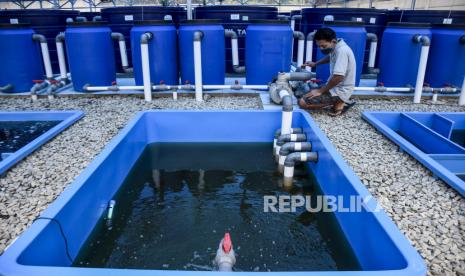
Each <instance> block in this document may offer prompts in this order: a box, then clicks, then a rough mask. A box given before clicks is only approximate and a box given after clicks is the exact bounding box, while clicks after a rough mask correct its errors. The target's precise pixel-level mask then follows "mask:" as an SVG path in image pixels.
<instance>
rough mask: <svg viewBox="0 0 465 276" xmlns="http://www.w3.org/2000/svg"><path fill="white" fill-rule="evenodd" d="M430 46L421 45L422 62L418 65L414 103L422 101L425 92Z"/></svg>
mask: <svg viewBox="0 0 465 276" xmlns="http://www.w3.org/2000/svg"><path fill="white" fill-rule="evenodd" d="M428 53H429V46H421V54H420V64H419V65H418V73H417V82H416V84H415V94H414V96H413V102H414V103H420V100H421V93H422V92H423V82H424V80H425V72H426V63H427V61H428Z"/></svg>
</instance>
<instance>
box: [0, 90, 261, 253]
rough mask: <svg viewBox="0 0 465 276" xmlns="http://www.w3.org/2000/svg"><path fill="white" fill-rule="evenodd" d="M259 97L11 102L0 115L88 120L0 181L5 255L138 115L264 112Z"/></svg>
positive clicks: (2, 104) (0, 246)
mask: <svg viewBox="0 0 465 276" xmlns="http://www.w3.org/2000/svg"><path fill="white" fill-rule="evenodd" d="M261 107H262V105H261V102H260V99H259V98H258V97H209V99H208V100H207V101H206V102H204V103H197V102H196V101H195V100H194V99H193V98H185V97H183V98H180V99H179V100H178V101H174V100H172V99H169V98H159V99H154V101H153V102H151V103H147V102H145V101H144V100H143V99H142V98H136V97H98V98H95V97H94V98H68V97H66V98H65V97H63V98H59V99H56V100H55V101H54V102H49V101H48V100H46V99H40V100H39V101H37V102H34V103H32V102H31V100H30V99H29V98H22V99H20V98H8V99H6V100H5V99H3V100H1V101H0V110H16V111H23V110H46V109H55V110H59V109H68V110H69V109H79V110H83V111H84V112H85V116H84V117H83V118H82V119H81V120H79V121H78V122H76V123H75V124H74V125H72V126H71V127H70V128H68V129H67V130H65V131H64V132H62V133H61V134H59V135H58V136H57V137H56V138H54V139H53V140H52V141H49V142H48V143H46V144H45V145H44V146H42V147H41V148H40V149H39V150H37V151H35V152H34V153H33V154H31V155H30V156H29V157H27V158H26V159H24V160H23V161H21V162H20V163H18V164H17V165H16V166H15V167H13V168H12V169H10V170H9V171H8V172H7V175H6V176H5V177H3V178H0V252H3V250H4V249H5V247H6V246H7V245H8V244H9V243H10V242H11V241H12V240H13V239H14V238H16V237H17V236H18V235H19V234H20V233H21V232H22V231H23V230H24V229H26V228H27V227H28V226H29V225H30V224H31V223H32V221H33V219H34V218H36V217H37V216H38V215H39V213H40V212H41V211H42V210H44V209H45V208H46V207H47V205H48V204H49V203H50V202H52V201H53V200H54V199H55V198H56V197H57V196H58V195H59V194H60V193H61V192H62V191H63V189H64V188H65V187H66V185H68V184H69V183H71V182H72V180H73V179H74V178H75V177H76V176H78V175H79V173H80V172H81V171H82V170H83V169H84V168H85V167H86V166H87V165H88V164H89V163H90V162H91V161H92V160H93V158H94V157H95V156H96V155H97V154H98V153H100V151H101V150H102V149H103V148H104V147H105V145H106V144H107V143H108V142H109V141H110V139H111V138H112V137H113V136H114V135H115V134H117V133H118V131H119V130H120V129H121V128H123V127H124V126H125V125H126V123H127V121H128V120H129V119H130V118H131V117H133V116H134V114H135V113H136V112H137V111H140V110H147V109H260V108H261Z"/></svg>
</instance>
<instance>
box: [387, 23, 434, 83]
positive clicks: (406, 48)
mask: <svg viewBox="0 0 465 276" xmlns="http://www.w3.org/2000/svg"><path fill="white" fill-rule="evenodd" d="M415 35H424V36H428V37H429V38H430V39H431V29H430V25H429V24H427V23H388V26H387V27H386V30H385V31H384V34H383V41H382V42H381V49H380V56H379V69H380V74H379V75H378V82H381V83H383V84H384V86H387V87H405V86H415V83H416V78H417V72H418V63H419V62H420V52H421V44H420V43H415V42H414V41H413V38H414V36H415Z"/></svg>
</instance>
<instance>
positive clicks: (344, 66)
mask: <svg viewBox="0 0 465 276" xmlns="http://www.w3.org/2000/svg"><path fill="white" fill-rule="evenodd" d="M329 72H330V77H329V78H331V76H332V75H341V76H344V80H342V81H341V82H340V83H338V85H336V86H335V87H333V88H332V89H330V90H329V92H330V93H331V95H332V96H338V97H339V98H341V100H343V101H344V102H348V103H350V96H351V95H352V92H353V91H354V87H355V74H356V63H355V57H354V53H353V52H352V49H350V47H349V46H348V45H347V44H346V43H345V42H344V40H342V39H338V40H337V43H336V48H335V49H334V51H333V52H332V53H331V54H330V55H329Z"/></svg>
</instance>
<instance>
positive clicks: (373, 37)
mask: <svg viewBox="0 0 465 276" xmlns="http://www.w3.org/2000/svg"><path fill="white" fill-rule="evenodd" d="M367 39H368V40H371V42H377V41H378V36H377V35H376V34H375V33H367Z"/></svg>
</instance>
